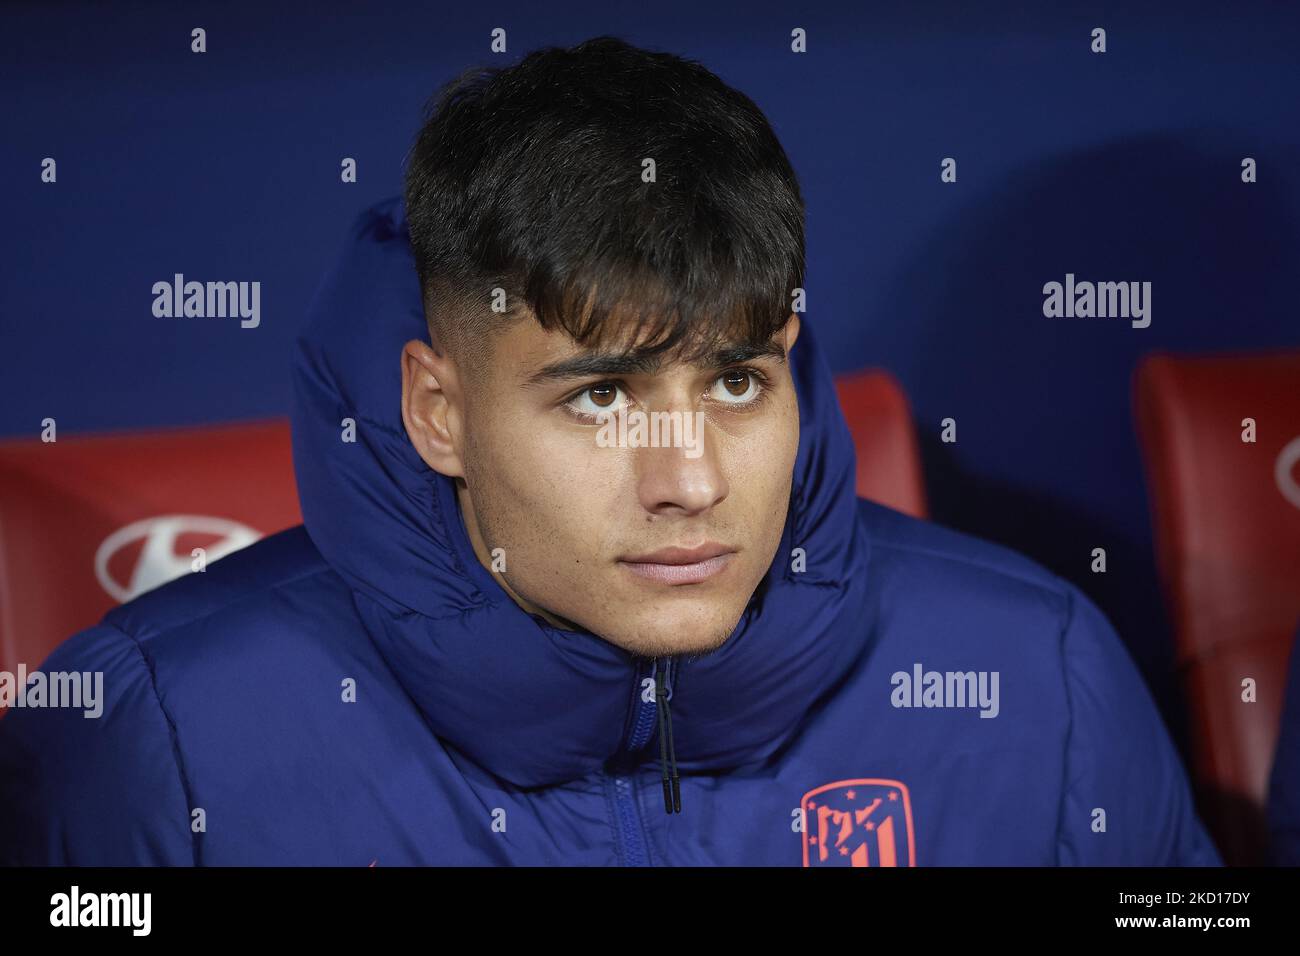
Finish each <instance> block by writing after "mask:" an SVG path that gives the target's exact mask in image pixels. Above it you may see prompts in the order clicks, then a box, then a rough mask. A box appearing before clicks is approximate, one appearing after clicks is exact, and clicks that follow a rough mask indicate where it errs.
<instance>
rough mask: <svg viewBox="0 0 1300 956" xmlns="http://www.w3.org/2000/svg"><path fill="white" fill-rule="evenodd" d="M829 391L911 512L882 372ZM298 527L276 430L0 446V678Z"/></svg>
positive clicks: (916, 504) (865, 456)
mask: <svg viewBox="0 0 1300 956" xmlns="http://www.w3.org/2000/svg"><path fill="white" fill-rule="evenodd" d="M837 386H838V388H839V394H840V400H841V403H842V405H843V407H844V410H845V413H846V415H847V417H848V420H849V427H850V429H851V431H852V433H853V440H854V443H855V445H856V446H857V449H858V481H857V487H858V493H859V494H860V495H863V496H864V497H869V498H872V499H874V500H877V501H880V502H882V503H883V504H887V505H889V506H891V507H894V508H897V509H898V510H901V511H906V512H908V513H909V514H914V515H918V516H922V515H923V514H924V510H925V503H924V493H923V490H922V488H921V472H920V462H919V459H918V456H917V451H916V440H915V437H914V435H913V434H912V425H911V421H910V418H909V415H908V410H907V402H906V400H905V399H904V397H903V395H902V392H901V391H900V390H899V388H898V386H897V385H896V384H895V383H894V381H893V379H892V378H891V377H890V376H888V375H887V374H885V373H882V372H867V373H863V374H858V375H853V376H849V377H846V378H844V379H841V380H839V381H837ZM301 520H302V517H301V513H300V512H299V510H298V495H297V490H296V488H295V485H294V476H293V461H292V455H291V451H290V442H289V424H288V422H287V421H283V420H280V421H273V422H264V423H256V424H240V425H224V426H216V427H204V428H190V429H176V430H168V431H155V432H138V433H125V434H119V435H104V436H93V437H75V436H70V437H63V438H60V439H59V440H58V441H57V442H53V443H49V444H46V443H44V442H41V441H36V440H29V441H19V442H6V443H0V670H6V671H9V672H11V673H13V672H15V671H16V670H17V665H18V664H19V663H23V664H25V665H26V666H27V669H28V670H29V671H31V670H35V669H36V668H37V667H39V666H40V664H41V663H42V662H43V661H44V660H45V658H46V656H48V654H49V653H50V651H52V650H53V649H54V648H55V647H56V646H57V645H58V644H59V643H60V642H62V641H63V640H65V639H66V638H68V637H70V636H71V635H72V634H74V633H76V632H77V631H79V630H82V629H84V628H86V627H89V626H90V625H92V624H94V623H95V622H96V621H98V620H99V619H100V618H101V617H102V616H103V615H104V613H105V612H106V611H108V609H109V608H111V607H112V606H113V605H114V604H116V603H118V602H120V601H124V600H127V599H129V598H131V597H134V596H135V595H136V594H139V593H141V592H142V591H145V590H148V589H149V588H152V587H157V586H158V585H159V584H162V583H164V582H165V581H167V580H170V579H171V578H173V577H176V576H178V575H180V574H183V573H185V572H187V571H188V570H190V567H191V561H192V560H193V558H192V557H191V551H192V549H194V548H203V549H205V551H206V560H207V561H208V562H212V561H215V560H217V559H218V558H220V557H221V556H222V555H224V554H226V553H229V551H231V550H234V549H235V548H239V547H243V546H244V545H248V544H251V543H253V542H254V541H256V540H257V539H258V538H260V537H262V536H264V535H267V534H270V533H272V532H275V531H279V530H282V529H284V528H288V527H291V526H293V525H295V524H298V523H299V522H300V521H301ZM0 713H2V711H0Z"/></svg>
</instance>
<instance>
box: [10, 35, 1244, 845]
mask: <svg viewBox="0 0 1300 956" xmlns="http://www.w3.org/2000/svg"><path fill="white" fill-rule="evenodd" d="M803 218H804V212H803V201H802V198H801V196H800V192H799V188H798V185H797V183H796V179H795V175H794V173H793V170H792V169H791V167H790V164H789V162H788V160H787V158H786V156H785V154H784V151H783V150H782V148H781V146H780V144H779V143H778V141H777V139H776V137H775V135H774V134H773V132H772V130H771V129H770V127H769V125H768V124H767V122H766V120H765V119H764V117H763V116H762V114H761V113H760V112H759V110H758V109H757V107H755V105H754V104H753V103H752V102H751V101H750V100H749V99H748V98H746V97H745V96H743V95H742V94H740V93H738V92H736V91H734V90H732V89H729V88H728V87H727V86H725V85H724V84H723V83H722V82H721V81H720V80H718V79H717V77H715V76H713V75H712V74H711V73H709V72H708V71H706V70H704V69H703V68H702V67H700V66H698V65H696V64H693V63H690V62H687V61H683V60H681V59H678V58H676V57H673V56H669V55H665V54H655V53H647V52H644V51H641V50H637V49H634V48H632V47H630V46H627V45H626V44H624V43H622V42H620V41H617V40H614V39H610V38H600V39H596V40H592V41H589V42H587V43H584V44H582V45H580V46H578V47H576V48H573V49H571V50H560V49H548V50H543V51H540V52H537V53H534V54H532V55H530V56H528V57H526V58H525V59H524V60H523V61H522V62H520V63H519V64H517V65H515V66H513V67H510V68H507V69H504V70H500V71H484V72H479V73H476V74H473V75H469V76H467V77H463V78H461V79H460V80H458V81H457V82H456V83H454V84H453V85H451V86H450V87H449V88H448V89H447V90H446V91H444V94H443V95H442V97H441V99H440V100H439V102H438V103H437V105H436V109H435V110H434V111H433V112H432V114H431V116H430V118H429V119H428V122H427V124H426V125H425V127H424V129H423V130H422V131H421V133H420V135H419V138H418V141H417V143H416V145H415V147H414V150H413V152H412V154H411V156H410V157H409V162H408V173H407V186H406V195H405V200H404V202H397V201H390V202H388V203H385V204H382V205H381V206H379V207H377V208H376V209H374V210H371V211H370V212H369V213H367V214H366V215H365V216H364V217H363V218H362V220H361V221H360V223H359V225H358V227H357V228H356V230H355V232H354V234H353V236H352V238H351V241H350V243H349V245H348V247H347V249H346V251H345V253H344V255H343V259H342V262H341V264H340V266H339V267H338V269H337V270H336V272H335V274H334V275H333V277H332V278H331V279H330V280H329V281H328V282H327V283H326V284H325V285H324V287H323V288H322V290H321V292H320V294H319V296H318V298H317V301H316V302H315V304H314V307H313V316H312V319H311V322H310V324H309V326H308V329H307V331H306V332H305V334H304V336H303V337H302V339H301V354H300V361H299V363H298V367H297V370H296V382H295V385H296V408H295V413H294V421H293V430H294V442H295V459H296V470H297V476H298V483H299V491H300V496H301V500H302V507H303V513H304V516H305V527H304V528H296V529H293V530H290V531H286V532H284V533H282V534H279V535H276V536H274V537H272V538H269V539H267V540H264V541H262V542H260V543H258V544H256V545H254V546H252V547H250V548H247V549H245V550H243V551H241V552H238V553H236V554H234V555H232V556H230V557H228V558H226V559H224V560H222V561H220V562H217V563H216V564H214V565H213V566H211V567H210V568H209V569H208V570H207V572H206V573H204V574H194V575H190V576H189V577H188V578H186V579H183V580H180V581H176V582H174V583H172V584H169V585H166V586H164V587H162V588H159V589H157V590H155V591H153V592H151V593H149V594H146V595H144V596H143V597H140V598H139V599H137V600H135V601H132V602H131V603H129V604H126V605H124V606H122V607H120V608H118V609H116V610H114V611H113V612H112V613H110V614H109V615H108V616H107V617H106V619H105V620H104V622H103V623H102V624H100V625H99V626H97V627H95V628H92V629H91V630H89V631H86V632H84V633H82V634H79V635H77V636H76V637H74V638H73V639H72V640H70V641H69V642H67V643H66V644H65V645H63V646H62V647H61V648H60V649H59V650H58V651H56V652H55V654H54V655H53V656H52V657H51V659H50V660H49V661H48V662H47V668H46V669H47V670H56V669H57V670H80V671H84V670H99V671H103V672H104V675H105V676H104V696H105V698H106V703H105V705H104V713H103V716H102V718H101V719H99V720H85V719H82V718H81V716H80V714H79V713H71V712H59V711H37V710H24V711H17V712H15V713H11V714H10V715H9V716H8V717H7V718H6V719H5V720H3V721H0V859H2V860H3V861H4V862H6V863H73V864H132V863H137V864H145V863H163V864H343V865H353V866H367V865H378V866H392V865H402V864H469V865H475V864H582V865H610V864H626V865H637V864H652V865H692V864H701V865H711V864H741V865H794V866H798V865H808V866H828V865H836V866H910V865H944V864H968V865H992V864H1028V865H1055V864H1067V865H1068V864H1150V865H1167V864H1168V865H1182V864H1217V863H1218V862H1219V857H1218V855H1217V853H1216V851H1215V849H1214V847H1213V846H1212V845H1211V843H1210V842H1209V840H1208V839H1207V837H1206V834H1205V831H1204V830H1203V828H1202V826H1201V823H1200V821H1199V820H1198V819H1197V816H1196V813H1195V811H1194V809H1193V804H1192V800H1191V797H1190V795H1189V789H1188V785H1187V780H1186V777H1185V775H1184V771H1183V769H1182V767H1181V765H1180V763H1179V760H1178V757H1177V755H1176V753H1175V751H1174V749H1173V747H1172V746H1171V744H1170V741H1169V738H1168V736H1167V735H1166V732H1165V729H1164V727H1163V726H1162V724H1161V721H1160V717H1159V716H1158V714H1157V712H1156V710H1155V708H1154V706H1153V704H1152V701H1151V699H1150V697H1149V695H1148V693H1147V690H1146V688H1145V687H1144V685H1143V683H1142V681H1141V679H1140V678H1139V676H1138V674H1137V672H1136V671H1135V669H1134V667H1133V665H1132V663H1131V661H1130V659H1129V658H1128V656H1127V654H1126V652H1125V651H1124V649H1123V647H1122V645H1121V644H1120V642H1119V640H1118V638H1117V637H1116V635H1115V633H1114V632H1113V630H1112V629H1111V627H1110V626H1109V624H1108V623H1107V622H1106V620H1105V619H1104V618H1103V616H1102V615H1101V613H1100V612H1099V611H1098V610H1097V608H1096V607H1095V606H1094V605H1093V604H1092V603H1091V602H1089V601H1088V600H1087V599H1086V598H1085V597H1084V595H1083V594H1082V593H1080V592H1079V591H1078V590H1076V589H1075V588H1074V587H1072V586H1071V585H1070V584H1068V583H1066V582H1065V581H1063V580H1061V579H1060V578H1058V577H1055V576H1053V575H1052V574H1050V573H1048V572H1047V571H1046V570H1044V569H1043V568H1041V567H1040V566H1038V565H1036V564H1035V563H1033V562H1031V561H1029V560H1028V559H1026V558H1024V557H1021V556H1018V555H1016V554H1015V553H1012V552H1010V551H1007V550H1005V549H1003V548H1000V547H996V546H993V545H991V544H988V543H984V542H981V541H978V540H975V539H972V538H970V537H967V536H964V535H961V534H958V533H955V532H952V531H948V530H945V529H943V528H941V527H939V526H936V525H933V524H929V523H926V522H922V521H917V520H913V519H911V518H908V517H906V516H904V515H902V514H899V513H897V512H894V511H892V510H890V509H887V508H884V507H882V506H879V505H876V504H872V503H869V502H866V501H861V500H858V499H857V498H856V497H855V495H854V467H855V464H854V454H853V448H852V445H851V442H850V438H849V434H848V431H847V428H846V426H845V424H844V421H843V419H842V417H841V414H840V411H839V408H838V405H837V402H836V397H835V392H834V388H833V384H832V380H831V377H830V373H829V370H828V367H827V365H826V362H825V360H824V358H823V357H822V355H821V354H820V353H819V352H818V350H817V347H816V344H815V342H814V339H813V330H812V328H811V325H810V323H808V322H807V320H806V319H804V318H803V316H802V315H801V314H800V312H801V310H800V309H797V308H796V307H795V306H796V304H797V303H798V301H799V290H800V289H801V288H802V286H803V278H804V232H803V228H804V226H803ZM635 413H641V414H642V416H645V417H649V418H651V419H652V422H653V420H654V419H653V416H654V415H656V414H657V415H660V416H661V418H660V419H659V421H660V422H663V421H669V422H670V423H671V427H670V428H668V429H667V430H666V431H665V430H664V429H662V428H660V429H659V430H657V431H656V430H653V425H652V428H651V429H650V430H647V429H646V428H645V427H644V425H645V422H644V418H643V419H642V425H641V426H640V427H638V426H637V424H636V420H635ZM674 415H675V416H676V417H675V418H671V417H669V418H664V417H663V416H674ZM612 423H613V426H614V427H611V424H612ZM665 435H666V436H667V438H666V439H665ZM656 437H658V438H659V439H660V440H658V441H656V440H655V438H656Z"/></svg>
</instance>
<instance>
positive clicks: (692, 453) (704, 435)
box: [636, 411, 729, 516]
mask: <svg viewBox="0 0 1300 956" xmlns="http://www.w3.org/2000/svg"><path fill="white" fill-rule="evenodd" d="M681 414H682V415H683V416H690V418H689V421H687V420H686V419H685V418H683V419H682V421H681V424H682V426H683V427H682V428H681V429H680V430H677V429H676V428H670V429H662V430H661V432H662V431H667V432H668V433H669V434H668V437H670V438H678V439H680V440H678V441H673V442H671V443H668V447H658V448H655V447H643V448H638V449H636V456H637V472H638V481H637V493H638V496H639V498H640V501H641V507H643V508H644V509H645V510H646V511H647V512H649V513H650V514H677V515H687V516H689V515H695V514H699V513H701V512H704V511H707V510H708V509H709V508H712V507H714V506H715V505H717V504H719V503H720V502H721V501H723V500H724V499H725V498H726V497H727V492H728V490H729V489H728V485H727V479H726V476H725V475H724V474H723V472H722V467H721V460H720V455H719V448H718V445H717V442H716V441H714V440H712V439H714V438H715V437H716V436H715V435H713V434H711V432H712V427H711V426H710V425H709V424H708V422H707V420H706V418H705V416H704V415H703V414H699V415H696V414H695V413H692V412H685V411H684V412H682V413H681Z"/></svg>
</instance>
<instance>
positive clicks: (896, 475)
mask: <svg viewBox="0 0 1300 956" xmlns="http://www.w3.org/2000/svg"><path fill="white" fill-rule="evenodd" d="M835 391H836V393H837V394H838V395H839V399H840V408H842V409H843V410H844V417H845V419H847V420H848V423H849V432H850V434H852V435H853V448H854V451H856V452H857V456H858V482H857V487H858V497H859V498H870V499H871V500H872V501H875V502H879V503H880V504H882V505H887V506H888V507H890V508H893V509H894V510H895V511H901V512H903V513H904V514H909V515H911V516H912V517H914V518H925V517H927V508H926V501H925V481H924V478H923V476H922V473H921V454H920V451H919V449H918V448H917V443H916V432H915V431H914V430H913V427H912V412H911V409H910V408H909V407H908V404H907V396H906V395H904V394H903V389H902V388H901V387H900V386H899V384H898V382H897V381H895V379H894V377H893V376H892V375H890V374H889V373H888V372H885V371H882V370H880V369H872V370H869V371H864V372H853V373H851V374H846V375H839V376H836V378H835Z"/></svg>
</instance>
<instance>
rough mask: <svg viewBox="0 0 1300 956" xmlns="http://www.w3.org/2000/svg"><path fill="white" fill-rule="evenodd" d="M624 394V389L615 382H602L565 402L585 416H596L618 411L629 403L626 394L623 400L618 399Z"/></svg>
mask: <svg viewBox="0 0 1300 956" xmlns="http://www.w3.org/2000/svg"><path fill="white" fill-rule="evenodd" d="M622 394H623V389H621V388H619V387H618V386H617V385H615V384H614V383H613V382H601V383H600V384H599V385H592V386H591V387H590V388H585V389H583V390H582V391H581V392H579V393H578V394H577V395H575V396H573V398H571V399H569V401H568V402H566V403H565V404H567V405H568V406H569V408H570V409H572V410H573V411H575V412H577V413H578V414H579V415H580V416H582V417H584V418H595V417H596V416H597V415H598V414H600V413H601V412H617V411H618V410H619V408H620V407H621V406H623V405H625V404H627V396H626V395H623V401H619V400H618V397H619V396H620V395H622Z"/></svg>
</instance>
